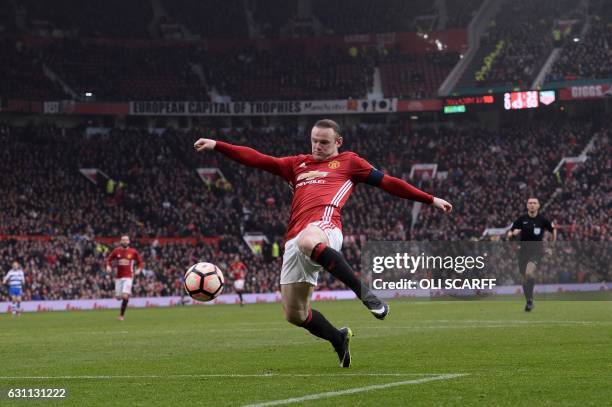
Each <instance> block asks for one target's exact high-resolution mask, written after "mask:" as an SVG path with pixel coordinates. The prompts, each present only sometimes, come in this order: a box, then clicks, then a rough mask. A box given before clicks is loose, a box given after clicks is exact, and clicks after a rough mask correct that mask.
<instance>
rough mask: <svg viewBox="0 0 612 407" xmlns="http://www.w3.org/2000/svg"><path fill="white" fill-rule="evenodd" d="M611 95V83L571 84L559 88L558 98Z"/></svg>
mask: <svg viewBox="0 0 612 407" xmlns="http://www.w3.org/2000/svg"><path fill="white" fill-rule="evenodd" d="M604 97H612V83H600V84H594V85H581V86H572V87H569V88H564V89H559V99H561V100H580V99H599V98H604Z"/></svg>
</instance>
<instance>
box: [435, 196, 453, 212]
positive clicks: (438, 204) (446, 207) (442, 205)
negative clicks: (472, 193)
mask: <svg viewBox="0 0 612 407" xmlns="http://www.w3.org/2000/svg"><path fill="white" fill-rule="evenodd" d="M433 206H434V207H435V208H438V209H441V210H443V211H444V212H446V213H450V211H452V210H453V205H451V204H450V203H449V202H447V201H445V200H444V199H440V198H434V200H433Z"/></svg>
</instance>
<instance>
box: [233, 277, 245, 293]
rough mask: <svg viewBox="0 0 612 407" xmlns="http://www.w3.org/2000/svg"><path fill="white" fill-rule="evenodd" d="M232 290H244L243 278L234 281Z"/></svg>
mask: <svg viewBox="0 0 612 407" xmlns="http://www.w3.org/2000/svg"><path fill="white" fill-rule="evenodd" d="M234 290H235V291H237V292H238V291H244V280H243V279H240V280H236V281H234Z"/></svg>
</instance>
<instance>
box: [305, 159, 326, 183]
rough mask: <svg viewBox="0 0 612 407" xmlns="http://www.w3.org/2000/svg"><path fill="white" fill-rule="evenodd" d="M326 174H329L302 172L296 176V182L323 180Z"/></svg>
mask: <svg viewBox="0 0 612 407" xmlns="http://www.w3.org/2000/svg"><path fill="white" fill-rule="evenodd" d="M330 164H331V163H330ZM327 174H329V172H327V171H317V170H315V171H308V172H303V173H301V174H300V175H298V176H297V180H298V181H302V180H306V181H310V180H311V179H315V178H325V177H327Z"/></svg>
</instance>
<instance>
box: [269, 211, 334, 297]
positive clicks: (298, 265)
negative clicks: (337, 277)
mask: <svg viewBox="0 0 612 407" xmlns="http://www.w3.org/2000/svg"><path fill="white" fill-rule="evenodd" d="M310 225H314V226H317V227H318V228H320V229H321V230H323V232H325V234H326V235H327V238H328V239H329V246H330V247H331V248H332V249H334V250H338V251H340V249H342V239H343V236H342V231H341V230H340V229H338V228H337V227H336V226H335V225H334V224H333V223H331V222H323V221H320V222H313V223H310V224H309V226H310ZM302 233H303V231H302V232H300V233H298V235H297V236H296V237H294V238H293V239H291V240H288V241H287V243H285V254H284V255H283V266H282V269H281V278H280V283H281V284H291V283H301V282H306V283H308V284H310V285H313V286H316V285H317V279H318V277H319V271H321V269H322V268H323V267H322V266H321V265H320V264H318V263H315V262H314V261H313V260H312V259H311V258H310V257H308V256H305V255H304V254H303V253H302V252H301V251H300V249H299V248H298V245H297V241H298V239H299V238H300V235H301V234H302Z"/></svg>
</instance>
